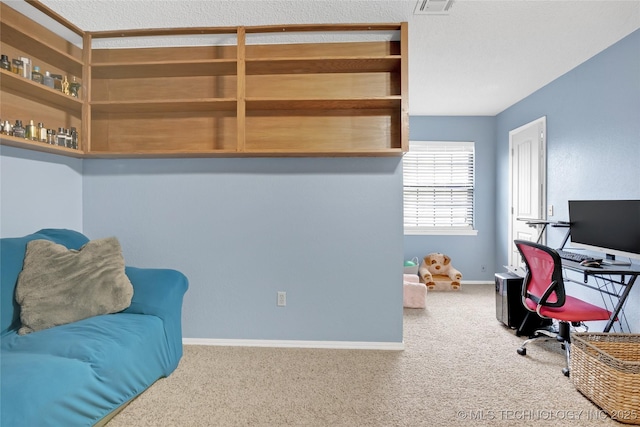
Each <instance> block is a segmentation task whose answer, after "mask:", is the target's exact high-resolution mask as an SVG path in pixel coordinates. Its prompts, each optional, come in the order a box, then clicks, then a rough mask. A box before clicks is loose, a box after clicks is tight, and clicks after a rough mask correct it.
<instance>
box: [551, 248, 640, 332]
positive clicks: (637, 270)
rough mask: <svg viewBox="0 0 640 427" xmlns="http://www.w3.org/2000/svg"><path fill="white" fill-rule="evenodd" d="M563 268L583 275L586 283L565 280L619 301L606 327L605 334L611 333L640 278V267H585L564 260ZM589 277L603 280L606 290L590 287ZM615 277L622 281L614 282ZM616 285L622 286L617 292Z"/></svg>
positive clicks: (600, 287)
mask: <svg viewBox="0 0 640 427" xmlns="http://www.w3.org/2000/svg"><path fill="white" fill-rule="evenodd" d="M562 268H563V269H567V270H571V271H576V272H579V273H582V275H583V280H584V283H580V282H577V281H575V280H571V279H565V280H567V281H571V282H574V283H578V284H580V285H582V286H586V287H588V288H592V289H595V290H597V291H599V292H601V293H604V294H607V295H610V296H612V297H615V298H617V299H618V301H617V303H616V304H615V307H614V308H613V311H612V313H611V317H610V318H609V321H608V322H607V325H606V326H605V327H604V332H609V331H610V330H611V327H612V326H613V323H614V322H615V321H616V319H617V318H618V315H619V314H620V311H621V310H622V307H623V306H624V303H625V302H626V301H627V297H628V296H629V292H631V288H632V287H633V284H634V283H635V281H636V278H637V277H638V276H640V267H637V266H634V265H631V266H628V267H627V266H624V267H623V266H619V265H603V266H602V267H601V268H596V267H583V266H581V265H580V263H577V262H574V261H569V260H566V259H563V260H562ZM612 276H613V277H612ZM589 277H594V278H596V279H600V280H602V281H603V283H604V284H605V286H604V288H603V287H602V286H592V285H589V284H588V281H589ZM614 277H619V278H620V279H619V280H614ZM608 285H611V289H612V290H609V289H608ZM615 285H620V287H621V288H620V289H619V290H618V291H617V292H616V291H615ZM620 291H621V292H620Z"/></svg>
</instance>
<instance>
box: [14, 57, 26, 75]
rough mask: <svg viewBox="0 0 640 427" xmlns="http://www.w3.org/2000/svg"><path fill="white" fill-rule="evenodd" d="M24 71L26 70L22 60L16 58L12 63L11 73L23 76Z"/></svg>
mask: <svg viewBox="0 0 640 427" xmlns="http://www.w3.org/2000/svg"><path fill="white" fill-rule="evenodd" d="M23 70H24V63H23V62H22V61H21V60H19V59H15V58H14V59H13V60H12V61H11V71H13V72H14V73H15V74H19V75H22V72H23Z"/></svg>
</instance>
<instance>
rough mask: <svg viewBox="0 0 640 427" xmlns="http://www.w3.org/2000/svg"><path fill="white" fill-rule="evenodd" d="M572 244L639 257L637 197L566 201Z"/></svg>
mask: <svg viewBox="0 0 640 427" xmlns="http://www.w3.org/2000/svg"><path fill="white" fill-rule="evenodd" d="M569 223H570V225H569V230H570V233H571V244H572V246H575V247H578V248H583V249H587V250H590V251H595V252H601V253H603V254H605V255H606V259H608V260H610V261H613V260H615V257H616V256H621V257H628V258H633V259H634V260H640V200H569Z"/></svg>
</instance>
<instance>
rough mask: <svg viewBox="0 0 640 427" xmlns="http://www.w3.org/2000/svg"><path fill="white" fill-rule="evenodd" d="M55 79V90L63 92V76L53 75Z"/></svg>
mask: <svg viewBox="0 0 640 427" xmlns="http://www.w3.org/2000/svg"><path fill="white" fill-rule="evenodd" d="M51 77H53V88H54V89H55V90H59V91H60V92H62V76H61V75H60V74H51Z"/></svg>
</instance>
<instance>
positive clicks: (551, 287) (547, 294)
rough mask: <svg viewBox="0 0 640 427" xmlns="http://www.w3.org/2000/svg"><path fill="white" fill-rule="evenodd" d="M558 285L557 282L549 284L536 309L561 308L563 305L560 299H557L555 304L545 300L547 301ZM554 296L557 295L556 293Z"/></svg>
mask: <svg viewBox="0 0 640 427" xmlns="http://www.w3.org/2000/svg"><path fill="white" fill-rule="evenodd" d="M558 286H559V283H558V281H557V280H554V281H553V282H551V284H550V285H549V287H548V288H547V289H546V290H545V291H544V294H542V297H541V298H540V301H538V307H540V306H545V307H561V306H563V305H564V301H560V298H559V297H558V301H556V302H548V301H547V299H549V297H550V296H551V293H552V292H553V291H555V290H556V288H558ZM556 295H558V294H557V293H556Z"/></svg>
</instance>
